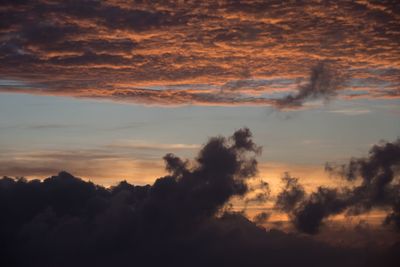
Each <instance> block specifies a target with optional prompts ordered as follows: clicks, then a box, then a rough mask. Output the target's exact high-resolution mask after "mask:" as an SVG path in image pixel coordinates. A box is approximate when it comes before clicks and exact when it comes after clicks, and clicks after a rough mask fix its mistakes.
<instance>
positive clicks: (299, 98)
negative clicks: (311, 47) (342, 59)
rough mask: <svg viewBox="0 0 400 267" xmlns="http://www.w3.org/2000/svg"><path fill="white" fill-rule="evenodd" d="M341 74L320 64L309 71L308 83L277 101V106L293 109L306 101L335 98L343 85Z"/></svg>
mask: <svg viewBox="0 0 400 267" xmlns="http://www.w3.org/2000/svg"><path fill="white" fill-rule="evenodd" d="M345 80H346V79H345V78H344V75H343V74H340V72H339V71H334V70H333V69H332V66H328V64H327V63H325V62H320V63H318V64H317V65H316V66H314V67H313V68H312V69H311V74H310V79H309V81H308V82H307V83H306V84H304V85H301V86H299V88H298V91H297V92H296V93H295V94H290V95H288V96H286V97H284V98H282V99H279V100H278V106H280V107H282V108H285V107H295V106H301V105H303V102H305V101H306V100H314V99H320V98H322V99H325V100H328V99H329V98H331V97H333V96H335V95H336V94H337V91H338V90H340V89H342V88H343V85H344V83H345Z"/></svg>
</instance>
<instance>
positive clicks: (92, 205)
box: [0, 128, 400, 266]
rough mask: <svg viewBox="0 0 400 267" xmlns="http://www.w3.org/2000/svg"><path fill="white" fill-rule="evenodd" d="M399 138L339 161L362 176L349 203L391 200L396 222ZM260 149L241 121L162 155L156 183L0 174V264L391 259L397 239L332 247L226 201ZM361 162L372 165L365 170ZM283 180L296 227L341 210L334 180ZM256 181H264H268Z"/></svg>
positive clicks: (253, 167)
mask: <svg viewBox="0 0 400 267" xmlns="http://www.w3.org/2000/svg"><path fill="white" fill-rule="evenodd" d="M398 145H399V144H398V141H397V142H396V143H394V144H392V143H387V144H384V145H381V146H376V147H374V148H373V149H372V150H371V153H370V156H369V157H368V158H365V159H358V160H355V161H352V162H355V163H353V164H350V165H349V166H351V167H349V166H347V165H346V166H344V167H343V168H344V170H346V173H347V174H348V173H349V172H348V171H350V172H352V173H354V174H358V173H359V174H360V175H361V177H362V179H363V183H362V184H361V185H360V186H359V187H355V188H354V189H353V190H352V191H350V190H347V191H345V192H343V193H342V194H347V195H348V197H347V198H348V199H354V198H361V197H363V199H362V200H357V201H355V200H353V202H352V205H353V206H354V207H355V205H356V204H360V205H362V206H363V208H367V209H368V208H370V204H367V203H368V201H370V202H371V203H372V202H374V203H375V202H376V203H378V204H379V203H380V204H382V205H386V204H390V203H392V202H393V203H394V206H393V212H392V213H390V214H389V215H388V217H387V219H386V222H387V223H388V224H391V223H392V222H393V223H394V224H395V225H396V226H397V227H398V226H399V225H398V218H399V214H398V211H399V208H398V197H399V192H398V189H399V185H398V180H397V183H396V185H391V183H392V182H393V179H394V177H398V167H399V165H398V164H399V155H398V152H399V151H398V150H399V146H398ZM259 153H261V148H260V147H258V146H257V145H256V144H255V143H254V142H253V141H252V135H251V132H250V131H249V130H248V129H246V128H244V129H240V130H238V131H236V132H235V133H234V134H233V135H232V136H231V137H229V138H225V137H221V136H219V137H214V138H211V139H209V141H208V142H207V143H206V144H205V145H204V146H203V147H202V148H201V150H200V151H199V153H198V155H197V157H196V159H195V161H193V162H190V161H187V160H182V159H180V158H179V157H177V156H175V155H173V154H167V155H166V156H165V157H164V160H165V163H166V170H167V171H168V172H169V175H167V176H165V177H161V178H159V179H157V180H156V181H155V182H154V184H153V185H146V186H135V185H131V184H129V183H127V182H120V183H119V184H118V185H116V186H113V187H111V188H104V187H102V186H98V185H95V184H94V183H92V182H86V181H83V180H81V179H79V178H76V177H74V176H72V175H71V174H69V173H67V172H60V173H59V174H58V175H56V176H52V177H49V178H47V179H44V180H43V181H40V180H31V181H27V180H25V179H22V178H20V179H12V178H8V177H4V178H2V179H0V213H1V219H0V245H1V248H2V249H1V250H0V256H1V257H0V263H1V265H2V266H88V265H90V266H92V265H95V266H135V265H136V266H160V265H163V266H188V265H189V266H397V265H396V264H398V263H399V262H400V261H399V260H400V259H399V253H398V252H399V249H400V246H399V245H400V243H398V242H397V243H394V244H388V245H387V246H386V247H385V248H383V249H378V248H374V249H373V250H372V252H371V251H370V252H368V253H366V251H368V250H365V249H364V248H363V249H359V248H351V247H346V246H332V245H329V244H327V243H323V242H320V241H316V240H314V239H311V238H309V237H307V236H303V235H300V234H296V233H292V234H288V233H285V232H283V231H281V230H277V229H268V230H266V229H265V228H263V227H261V226H258V225H257V224H255V223H253V222H251V221H249V220H248V219H247V218H246V217H245V216H244V214H243V213H237V212H233V211H230V210H229V209H226V208H225V206H226V205H227V204H228V203H229V201H230V200H231V199H232V198H233V197H241V198H246V196H247V194H248V193H250V192H251V191H252V189H251V187H250V186H249V184H248V181H249V180H250V179H252V178H253V177H254V176H255V175H256V173H257V160H256V157H257V155H259ZM388 159H389V160H388ZM365 170H369V171H370V172H369V173H371V174H370V175H368V176H366V174H365ZM346 177H348V179H354V177H355V176H354V177H353V176H346ZM350 177H351V178H350ZM383 180H384V181H383ZM284 181H285V182H286V187H285V189H284V191H283V192H282V193H280V195H279V196H278V198H277V207H279V208H281V209H283V210H285V211H288V212H293V218H295V219H294V223H296V226H298V229H299V230H300V231H304V232H309V233H314V230H312V231H308V230H309V229H313V228H314V227H315V226H316V225H318V224H320V223H321V220H322V219H323V218H325V217H327V216H329V215H330V214H332V213H338V212H342V211H343V210H344V206H343V205H342V204H341V201H342V200H341V199H338V191H337V189H323V188H320V189H318V191H317V192H316V193H312V194H311V195H310V196H309V197H306V194H305V192H304V190H303V189H302V188H301V185H299V184H298V181H297V180H296V179H295V178H291V177H290V176H288V175H287V176H285V178H284ZM261 187H262V188H264V189H266V188H268V184H267V183H263V184H262V185H261ZM375 189H376V190H377V191H376V190H375ZM267 191H268V190H266V191H265V192H267ZM370 193H377V195H375V194H372V195H371V194H370ZM359 195H360V196H359ZM265 197H267V198H268V197H269V196H268V195H267V196H265ZM395 199H396V200H395ZM348 201H349V200H348ZM396 201H397V202H396ZM299 202H300V204H298V203H299ZM371 205H372V204H371ZM334 206H339V207H337V208H333V207H334ZM353 206H350V205H348V207H350V208H353ZM315 216H316V218H315ZM268 217H269V215H268V213H266V212H262V213H260V214H258V215H257V216H256V218H255V222H256V223H259V222H261V223H262V222H263V221H265V220H268Z"/></svg>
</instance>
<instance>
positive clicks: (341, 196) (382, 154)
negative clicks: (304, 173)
mask: <svg viewBox="0 0 400 267" xmlns="http://www.w3.org/2000/svg"><path fill="white" fill-rule="evenodd" d="M326 170H327V171H328V172H331V173H334V174H340V175H341V176H342V177H344V178H345V179H346V180H347V181H350V182H356V185H354V186H349V187H339V188H327V187H318V189H317V190H316V191H315V192H312V193H311V194H310V195H308V196H306V195H305V193H304V190H303V188H302V186H301V185H299V184H298V182H297V180H296V179H293V178H290V177H287V178H285V179H284V181H285V182H286V186H285V188H284V190H283V191H282V192H281V193H280V194H279V195H278V198H277V202H276V206H277V207H278V208H279V209H280V210H283V211H285V212H288V213H289V215H290V217H291V219H292V222H293V224H294V225H295V226H296V228H297V229H298V230H300V231H302V232H306V233H309V234H315V233H317V232H318V231H319V229H320V226H321V225H322V223H323V220H324V219H326V218H327V217H329V216H332V215H336V214H341V213H344V214H347V215H359V214H363V213H366V212H369V211H371V209H373V208H390V209H391V210H392V211H391V212H389V214H388V215H387V217H386V219H385V220H384V222H383V223H384V224H387V225H393V226H394V228H396V229H397V230H400V227H399V226H400V224H399V218H400V213H399V210H400V207H399V203H400V202H399V199H400V181H399V170H400V140H399V139H398V140H396V141H394V142H392V143H390V142H388V143H382V144H379V145H375V146H373V147H372V149H371V150H370V152H369V156H368V157H366V158H355V159H352V160H350V162H349V163H348V164H344V165H335V164H327V165H326Z"/></svg>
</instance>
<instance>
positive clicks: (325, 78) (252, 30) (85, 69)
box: [0, 0, 400, 108]
mask: <svg viewBox="0 0 400 267" xmlns="http://www.w3.org/2000/svg"><path fill="white" fill-rule="evenodd" d="M16 3H17V4H16ZM0 13H1V17H2V20H1V24H0V32H1V36H2V39H1V44H0V79H2V80H9V81H10V80H11V81H15V82H14V83H3V84H2V83H1V82H0V91H2V92H14V93H18V92H26V93H31V94H45V95H63V96H70V97H94V98H104V99H111V100H115V101H125V102H133V103H139V104H145V105H167V106H174V105H269V106H276V105H277V104H278V103H276V98H277V97H276V95H275V94H278V95H279V96H282V95H288V94H289V95H288V96H287V97H286V98H284V99H283V100H281V101H280V102H279V103H280V105H281V107H286V108H289V107H291V108H295V107H297V108H298V107H299V105H301V104H302V103H303V102H304V101H308V100H312V99H315V98H323V99H325V98H327V97H328V98H330V97H331V96H333V95H337V97H339V98H341V99H345V100H351V99H353V98H354V97H365V98H381V99H387V98H398V97H399V93H398V91H399V85H400V80H399V78H398V77H400V75H399V74H400V68H399V64H398V63H399V60H400V57H399V53H398V46H399V41H398V40H399V34H400V33H399V30H398V29H399V14H398V12H397V11H396V6H395V5H393V4H392V3H390V2H387V1H385V2H382V3H380V4H376V3H373V2H370V1H354V2H349V1H339V2H335V3H323V4H322V3H314V2H310V3H299V2H293V3H264V2H261V1H246V2H245V3H244V2H232V1H221V2H218V3H204V4H202V5H198V3H196V2H195V1H184V3H180V2H176V1H175V2H162V3H153V2H151V1H133V2H132V3H131V4H129V3H127V2H125V1H112V0H109V1H80V2H79V3H78V2H76V1H62V2H59V1H45V0H39V1H11V2H10V1H7V3H4V4H3V5H2V9H1V10H0ZM26 14H29V16H27V15H26ZM321 62H329V63H330V64H321ZM328 65H329V66H328ZM10 66H13V67H12V68H10ZM330 66H332V67H330ZM310 70H312V73H313V74H312V75H311V76H312V77H311V80H310V81H306V80H307V79H308V78H307V77H308V76H309V72H310ZM339 70H340V71H339ZM343 73H345V74H346V79H345V80H346V86H345V88H342V87H343V86H342V84H341V83H340V79H337V77H342V76H343ZM337 74H340V75H339V76H337ZM347 75H348V76H349V77H348V79H347ZM287 81H289V83H287ZM337 82H339V84H338V83H337ZM198 85H203V86H198ZM204 85H205V86H204ZM296 85H299V86H297V87H296ZM157 86H164V89H160V90H159V92H157V91H155V90H154V88H155V87H157ZM165 88H168V89H165ZM297 89H298V90H297ZM339 89H343V90H339ZM164 90H166V91H165V92H164ZM202 90H204V91H203V92H202ZM360 90H364V91H365V92H364V93H363V94H362V95H360ZM278 98H280V97H278ZM271 100H272V101H271Z"/></svg>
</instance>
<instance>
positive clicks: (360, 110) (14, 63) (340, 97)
mask: <svg viewBox="0 0 400 267" xmlns="http://www.w3.org/2000/svg"><path fill="white" fill-rule="evenodd" d="M399 47H400V5H399V3H398V2H397V1H372V0H371V1H370V0H360V1H257V0H252V1H250V0H249V1H191V0H181V1H128V0H121V1H119V0H107V1H96V0H93V1H91V0H88V1H53V0H37V1H24V0H21V1H19V0H18V1H17V0H14V1H1V4H0V152H1V153H0V177H2V176H8V177H22V176H23V177H26V178H27V179H28V180H30V179H34V178H35V179H44V178H46V177H50V176H52V175H57V173H59V172H60V171H67V172H69V173H71V174H73V175H74V176H76V177H81V178H82V179H84V180H85V181H89V180H90V181H92V182H94V183H95V184H99V185H102V186H105V187H110V186H116V185H117V183H118V182H119V181H122V180H126V181H127V182H129V183H130V184H134V185H146V184H150V185H152V184H153V183H154V182H155V181H156V179H157V178H159V177H162V176H165V175H167V173H168V170H166V169H165V161H164V159H163V157H164V156H165V155H166V154H168V153H173V154H175V155H177V156H179V157H180V158H182V159H189V160H191V162H192V163H193V161H194V160H195V159H196V157H197V155H198V153H199V151H200V150H201V149H202V148H203V146H204V145H205V144H207V142H208V141H209V138H211V137H215V136H225V137H229V136H231V135H232V134H233V133H234V132H235V131H238V130H239V129H243V128H244V127H247V128H248V129H250V130H251V133H252V140H253V141H254V143H255V144H257V145H258V146H261V147H262V153H261V154H259V155H258V156H257V161H258V173H257V174H256V175H255V178H254V179H256V180H263V181H265V182H267V183H268V184H269V187H270V189H271V193H272V200H271V202H267V203H264V204H254V203H253V204H249V205H250V206H251V207H252V208H250V209H249V211H248V213H249V214H250V215H251V216H253V215H255V214H256V213H257V212H259V211H260V210H261V211H262V210H263V209H265V210H268V211H270V210H273V209H274V204H273V202H274V201H275V200H276V197H277V195H278V193H279V191H280V190H281V189H282V187H283V184H282V181H281V178H282V177H284V174H285V173H286V172H289V173H290V175H292V176H294V177H297V178H299V182H301V184H302V185H303V186H304V187H305V189H306V192H312V191H313V190H316V188H317V187H318V186H328V187H329V186H339V185H343V184H346V182H343V181H342V180H339V179H335V178H334V177H332V173H327V172H326V171H325V164H326V163H332V164H336V165H337V166H339V165H340V164H346V163H348V162H349V160H351V159H352V158H365V157H367V156H368V155H373V152H372V151H373V150H371V149H372V147H373V146H374V145H376V144H378V145H379V144H384V142H395V141H396V139H397V138H398V137H399V136H400V49H399ZM369 151H371V153H370V154H369ZM238 153H239V152H238ZM396 155H397V154H396ZM371 157H373V156H371ZM399 163H400V160H399V161H396V162H395V163H393V164H394V165H393V166H394V167H393V170H396V171H398V170H399V168H398V166H399ZM193 164H194V163H193ZM199 164H200V163H199ZM396 164H397V165H396ZM194 165H195V164H194ZM200 165H201V164H200ZM391 166H392V165H391ZM396 166H397V167H396ZM390 168H392V167H390ZM396 168H397V169H396ZM174 175H175V174H174ZM363 175H364V174H362V173H361V176H363ZM393 175H394V178H395V179H397V180H396V181H398V179H399V176H398V173H397V172H396V173H395V174H393ZM350 180H351V179H350V178H349V181H350ZM396 192H397V193H398V191H396ZM233 195H235V194H233ZM238 195H240V194H238ZM235 201H236V200H234V201H233V202H234V203H236V202H235ZM235 205H237V209H241V208H243V205H245V204H243V202H241V203H239V204H237V203H236V204H234V206H235ZM384 210H385V209H384ZM283 211H285V210H284V209H283ZM369 214H370V216H367V215H366V218H364V219H363V220H365V221H367V222H370V223H371V224H373V225H378V224H380V223H381V220H382V218H385V216H386V213H385V212H383V211H382V210H379V209H378V210H375V209H373V210H372V211H371V212H370V213H369ZM292 215H293V214H292ZM332 215H333V216H332V218H333V221H335V219H334V218H336V219H337V218H339V220H342V221H347V222H348V220H347V219H343V218H344V217H346V216H347V215H345V214H344V212H343V213H342V212H333V213H332ZM364 215H365V214H364ZM251 216H250V217H251ZM290 216H291V215H290V212H289V213H288V215H287V216H286V215H282V210H281V211H280V212H276V214H275V215H272V217H271V218H272V219H271V221H274V220H275V221H281V220H283V221H288V220H289V219H290ZM335 216H336V217H335ZM376 218H379V220H378V219H376ZM399 224H400V223H399ZM284 228H285V227H282V229H284ZM327 235H329V234H326V233H325V234H322V235H321V236H320V239H325V238H326V239H330V237H327ZM392 237H393V238H394V239H399V236H398V235H397V236H394V235H392ZM391 240H392V239H391Z"/></svg>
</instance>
